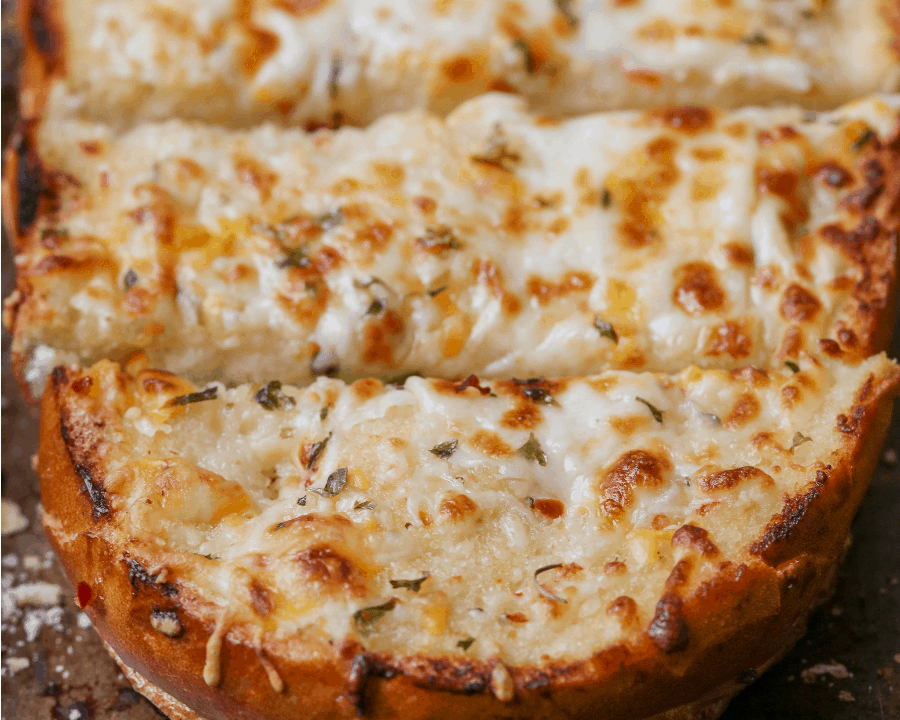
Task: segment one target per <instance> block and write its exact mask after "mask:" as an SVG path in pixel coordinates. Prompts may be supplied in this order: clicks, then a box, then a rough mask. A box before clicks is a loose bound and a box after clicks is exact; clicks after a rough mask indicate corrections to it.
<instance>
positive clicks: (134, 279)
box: [122, 268, 138, 291]
mask: <svg viewBox="0 0 900 720" xmlns="http://www.w3.org/2000/svg"><path fill="white" fill-rule="evenodd" d="M137 283H138V275H137V273H136V272H135V271H134V270H132V269H131V268H128V272H126V273H125V277H124V278H122V285H123V286H124V287H125V290H126V291H127V290H131V288H133V287H134V286H135V285H137Z"/></svg>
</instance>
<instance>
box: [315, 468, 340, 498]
mask: <svg viewBox="0 0 900 720" xmlns="http://www.w3.org/2000/svg"><path fill="white" fill-rule="evenodd" d="M346 484H347V468H345V467H343V468H338V469H337V470H335V471H334V472H333V473H331V475H329V476H328V479H327V480H326V481H325V487H324V488H322V489H321V490H314V491H313V492H316V493H318V494H319V495H321V496H322V497H328V498H331V497H334V496H335V495H337V494H338V493H339V492H340V491H341V490H343V489H344V486H345V485H346Z"/></svg>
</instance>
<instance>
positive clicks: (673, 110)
mask: <svg viewBox="0 0 900 720" xmlns="http://www.w3.org/2000/svg"><path fill="white" fill-rule="evenodd" d="M647 119H648V120H649V122H650V123H651V124H653V125H665V126H666V127H668V128H671V129H672V130H676V131H678V132H682V133H684V134H685V135H696V134H697V133H700V132H702V131H704V130H708V129H709V128H711V127H712V126H713V122H714V121H715V115H714V114H713V112H712V111H711V110H709V109H708V108H703V107H664V108H655V109H653V110H650V111H648V112H647Z"/></svg>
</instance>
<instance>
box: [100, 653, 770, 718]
mask: <svg viewBox="0 0 900 720" xmlns="http://www.w3.org/2000/svg"><path fill="white" fill-rule="evenodd" d="M103 645H104V647H106V650H107V652H108V653H109V654H110V655H111V656H112V659H113V660H115V661H116V664H117V665H118V666H119V668H120V669H121V670H122V673H123V674H124V675H125V677H126V678H128V682H130V683H131V686H132V687H133V688H134V689H135V690H136V691H137V692H139V693H140V694H141V695H143V696H144V697H145V698H147V699H148V700H149V701H150V702H151V703H153V704H154V705H155V706H156V707H157V708H158V709H159V710H160V711H161V712H163V713H165V714H166V715H167V716H168V717H170V718H171V719H172V720H208V719H207V718H205V717H203V716H202V715H198V714H197V713H195V712H194V711H193V710H191V709H190V708H189V707H188V706H187V705H185V704H184V703H183V702H180V701H178V700H176V699H175V698H173V697H172V696H171V695H169V693H167V692H166V691H165V690H163V689H162V688H160V687H158V686H156V685H154V684H153V683H152V682H150V681H149V680H148V679H147V678H145V677H144V676H143V675H141V674H140V673H139V672H137V671H136V670H134V669H132V668H130V667H128V665H126V664H125V663H124V662H122V658H120V657H119V655H118V654H117V653H116V651H115V650H113V649H112V648H111V647H110V646H109V643H107V642H104V643H103ZM773 663H774V660H773ZM743 687H744V686H743V685H733V684H732V685H731V686H728V687H724V688H721V689H719V690H717V691H716V692H715V694H714V697H707V698H703V699H701V700H697V701H695V702H691V703H687V704H686V705H681V706H680V707H677V708H672V709H671V710H666V711H665V712H662V713H658V714H656V715H653V716H652V717H648V718H646V720H716V718H718V717H719V716H721V715H722V713H723V712H725V708H726V707H728V703H730V702H731V700H732V699H733V698H734V696H735V695H737V694H738V693H739V692H740V691H741V690H742V689H743Z"/></svg>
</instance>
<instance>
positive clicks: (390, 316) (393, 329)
mask: <svg viewBox="0 0 900 720" xmlns="http://www.w3.org/2000/svg"><path fill="white" fill-rule="evenodd" d="M403 329H404V324H403V318H401V317H400V316H399V315H398V314H397V313H395V312H394V311H393V310H388V311H387V312H386V313H385V314H384V315H383V316H382V317H381V318H380V319H378V320H376V321H374V322H369V323H367V324H366V326H365V328H364V329H363V341H362V345H363V348H362V349H363V352H362V356H363V360H364V361H365V362H367V363H383V364H385V365H387V366H392V365H393V364H394V347H393V343H392V340H393V339H395V338H398V337H399V336H400V335H402V334H403Z"/></svg>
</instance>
